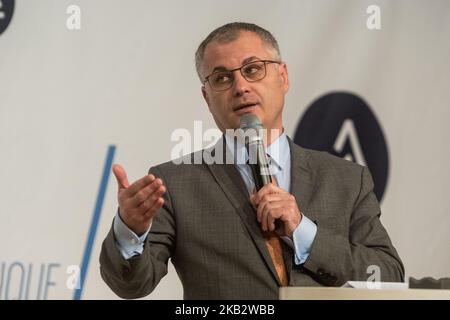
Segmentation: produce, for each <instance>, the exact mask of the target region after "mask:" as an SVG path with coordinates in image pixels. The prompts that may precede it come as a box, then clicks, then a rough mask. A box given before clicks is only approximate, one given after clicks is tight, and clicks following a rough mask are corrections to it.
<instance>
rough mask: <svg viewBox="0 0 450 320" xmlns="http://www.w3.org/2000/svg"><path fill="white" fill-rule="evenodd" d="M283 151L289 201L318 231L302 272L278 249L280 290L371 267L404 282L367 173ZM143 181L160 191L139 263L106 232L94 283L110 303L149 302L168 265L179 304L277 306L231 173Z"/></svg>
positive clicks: (274, 282)
mask: <svg viewBox="0 0 450 320" xmlns="http://www.w3.org/2000/svg"><path fill="white" fill-rule="evenodd" d="M219 143H223V142H219ZM289 143H290V149H291V161H292V164H291V190H290V192H291V193H292V194H293V195H294V196H295V198H296V200H297V203H298V206H299V208H300V209H301V211H302V212H303V213H304V214H305V215H306V216H307V217H309V218H310V219H311V220H312V221H314V222H315V223H316V224H317V227H318V228H317V234H316V237H315V239H314V242H313V244H312V247H311V252H310V255H309V257H308V259H307V260H306V262H305V263H304V264H303V265H300V266H297V265H295V263H294V252H293V250H292V249H291V248H290V247H289V246H288V245H286V244H284V242H283V251H284V259H285V263H286V267H287V271H288V275H289V285H291V286H339V285H342V284H343V283H345V282H346V281H348V280H367V279H368V277H369V276H370V273H367V272H368V267H369V266H371V265H375V266H378V267H379V268H380V269H379V270H380V271H381V273H380V277H381V279H380V280H381V281H403V277H404V268H403V265H402V262H401V260H400V258H399V256H398V254H397V252H396V250H395V249H394V247H393V246H392V243H391V241H390V239H389V236H388V234H387V232H386V230H385V229H384V227H383V226H382V224H381V222H380V220H379V216H380V207H379V204H378V201H377V199H376V197H375V195H374V193H373V182H372V178H371V176H370V173H369V172H368V170H367V168H365V167H362V166H359V165H357V164H354V163H352V162H349V161H347V160H343V159H341V158H338V157H334V156H331V155H329V154H327V153H325V152H318V151H312V150H307V149H304V148H301V147H299V146H297V145H295V144H294V143H293V142H292V141H291V140H289ZM206 152H211V151H210V150H209V151H206ZM150 172H151V173H153V174H154V175H156V176H158V177H160V178H161V179H162V180H163V181H164V183H165V185H166V187H167V192H166V194H165V204H164V207H163V208H162V209H161V210H160V212H159V213H158V214H157V215H156V217H155V218H154V220H153V224H152V227H151V230H150V233H149V235H148V237H147V239H146V243H145V246H144V251H143V253H142V255H140V256H136V257H133V258H131V259H129V260H124V259H123V258H122V256H121V254H120V252H119V251H118V249H117V247H116V244H115V239H114V233H113V231H112V228H111V230H110V232H109V234H108V235H107V237H106V239H105V240H104V242H103V245H102V250H101V254H100V271H101V275H102V278H103V279H104V281H105V282H106V283H107V284H108V285H109V286H110V288H111V289H112V290H113V291H114V292H115V293H116V294H117V295H119V296H120V297H123V298H138V297H143V296H145V295H148V294H149V293H151V292H152V291H153V289H154V288H155V287H156V286H157V284H158V282H159V281H160V280H161V278H162V277H163V276H164V275H165V274H166V273H167V263H168V259H169V258H171V259H172V263H173V265H174V266H175V269H176V270H177V273H178V276H179V277H180V280H181V283H182V285H183V289H184V298H185V299H277V298H278V289H279V286H280V281H279V279H278V277H277V273H276V271H275V267H274V265H273V263H272V260H271V257H270V255H269V253H268V251H267V248H266V244H265V242H264V238H263V236H262V233H261V229H260V226H259V224H258V222H257V220H256V216H255V212H254V210H253V208H252V206H251V205H250V203H249V200H248V194H247V190H246V187H245V184H244V182H243V180H242V178H241V176H240V174H239V172H238V171H237V169H236V167H235V166H234V165H231V164H229V165H227V164H211V165H208V164H181V165H175V164H174V163H172V162H167V163H164V164H161V165H158V166H156V167H153V168H151V169H150ZM369 271H370V270H369Z"/></svg>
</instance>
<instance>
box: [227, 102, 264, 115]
mask: <svg viewBox="0 0 450 320" xmlns="http://www.w3.org/2000/svg"><path fill="white" fill-rule="evenodd" d="M257 105H258V104H257V103H241V104H239V105H237V106H235V107H233V111H234V112H239V113H242V112H246V111H250V110H251V109H252V108H254V107H256V106H257Z"/></svg>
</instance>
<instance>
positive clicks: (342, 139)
mask: <svg viewBox="0 0 450 320" xmlns="http://www.w3.org/2000/svg"><path fill="white" fill-rule="evenodd" d="M347 140H348V142H349V144H350V149H351V151H352V153H353V155H354V157H355V159H353V157H352V155H351V154H349V153H347V154H346V155H345V156H344V159H346V160H349V161H354V162H356V163H358V164H360V165H362V166H366V161H365V160H364V155H363V153H362V149H361V145H360V143H359V140H358V135H357V134H356V129H355V125H354V124H353V121H352V120H349V119H347V120H345V121H344V123H343V124H342V127H341V130H340V131H339V134H338V136H337V139H336V142H335V143H334V146H333V147H334V150H336V152H338V153H342V150H343V149H344V146H345V143H346V141H347Z"/></svg>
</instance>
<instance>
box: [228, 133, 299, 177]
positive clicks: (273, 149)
mask: <svg viewBox="0 0 450 320" xmlns="http://www.w3.org/2000/svg"><path fill="white" fill-rule="evenodd" d="M225 141H226V144H227V148H228V150H229V151H230V152H231V154H232V155H233V159H234V160H235V161H236V162H235V163H236V164H237V165H245V164H246V163H247V160H248V153H247V149H246V148H245V145H244V144H242V143H239V142H238V141H236V140H235V143H234V149H233V136H230V135H227V134H225ZM289 152H290V150H289V142H288V140H287V136H286V133H285V131H284V130H283V133H282V134H281V135H280V136H279V137H278V138H277V139H275V140H274V141H272V143H271V144H270V145H269V146H268V147H267V149H266V153H267V154H269V156H270V157H271V158H272V161H273V162H274V163H275V164H276V165H277V166H278V167H279V168H280V170H283V169H284V168H286V166H287V165H288V163H287V162H288V161H289Z"/></svg>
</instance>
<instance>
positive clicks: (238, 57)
mask: <svg viewBox="0 0 450 320" xmlns="http://www.w3.org/2000/svg"><path fill="white" fill-rule="evenodd" d="M268 54H269V50H268V48H267V46H266V45H265V44H264V43H263V41H262V40H261V39H260V38H259V37H258V35H254V34H243V35H241V36H240V37H239V38H237V39H236V40H234V41H231V42H228V43H220V42H217V41H213V42H211V43H210V44H208V46H207V47H206V49H205V53H204V57H203V66H204V70H205V72H211V71H212V70H216V69H231V68H238V67H240V66H241V65H242V64H245V63H247V62H250V61H252V60H258V59H267V58H268V57H269V56H268Z"/></svg>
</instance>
